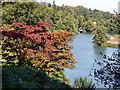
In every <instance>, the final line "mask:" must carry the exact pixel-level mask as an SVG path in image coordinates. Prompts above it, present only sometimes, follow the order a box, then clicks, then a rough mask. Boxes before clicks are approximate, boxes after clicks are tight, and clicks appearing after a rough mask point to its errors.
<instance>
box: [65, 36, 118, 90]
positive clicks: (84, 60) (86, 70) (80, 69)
mask: <svg viewBox="0 0 120 90" xmlns="http://www.w3.org/2000/svg"><path fill="white" fill-rule="evenodd" d="M92 38H93V35H92V34H79V35H76V36H74V40H73V41H72V42H71V43H70V45H72V46H73V50H72V52H73V54H74V58H75V60H76V61H77V62H78V63H77V64H76V68H74V69H72V70H70V69H66V70H65V75H66V76H67V78H68V79H70V81H71V83H72V84H73V81H74V79H75V78H76V77H79V76H82V77H87V78H88V79H89V80H90V79H92V80H93V81H94V79H93V78H92V77H90V76H89V74H90V72H91V68H92V67H93V63H94V59H97V60H98V61H102V60H103V58H102V56H101V54H100V52H102V54H103V55H104V54H105V55H108V56H110V55H112V53H113V52H114V51H115V50H117V48H110V47H107V48H103V47H100V46H95V45H93V43H92ZM96 68H97V67H96ZM98 68H99V67H98ZM94 82H95V81H94ZM95 83H96V82H95ZM96 87H97V88H98V87H102V88H103V85H102V84H101V85H97V84H96Z"/></svg>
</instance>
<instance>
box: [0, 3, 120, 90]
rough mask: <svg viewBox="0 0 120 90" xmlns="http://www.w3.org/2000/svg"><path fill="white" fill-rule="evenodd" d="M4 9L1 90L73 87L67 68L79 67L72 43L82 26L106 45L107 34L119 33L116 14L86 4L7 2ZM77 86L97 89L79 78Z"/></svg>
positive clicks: (95, 38)
mask: <svg viewBox="0 0 120 90" xmlns="http://www.w3.org/2000/svg"><path fill="white" fill-rule="evenodd" d="M0 11H1V12H2V26H1V27H0V33H2V37H1V42H0V44H1V48H2V51H1V54H2V60H0V62H1V63H2V67H3V69H2V71H3V80H2V82H3V89H7V88H20V89H21V88H27V89H33V88H58V87H60V88H72V86H71V85H70V82H69V80H68V79H67V78H66V76H65V75H64V69H65V68H68V69H73V68H75V64H76V63H77V62H76V61H75V60H74V57H73V54H72V53H71V49H72V46H70V45H69V44H68V43H69V42H70V41H72V37H71V36H72V35H73V34H77V33H79V32H78V29H79V28H82V30H83V32H84V33H93V34H94V38H93V40H94V43H95V44H98V45H101V46H102V45H104V44H105V42H106V41H107V36H106V34H107V33H111V34H118V33H119V24H118V23H117V22H116V20H115V18H116V15H115V14H111V13H109V12H103V11H99V10H96V9H95V10H91V9H88V8H85V7H83V6H77V7H72V6H64V5H62V6H56V4H55V2H53V4H50V3H36V2H3V3H2V8H1V9H0ZM95 23H96V24H95ZM73 87H74V88H82V89H83V90H88V89H89V90H94V88H95V85H94V84H93V83H92V81H87V79H86V78H85V79H83V78H77V79H76V80H75V83H74V86H73Z"/></svg>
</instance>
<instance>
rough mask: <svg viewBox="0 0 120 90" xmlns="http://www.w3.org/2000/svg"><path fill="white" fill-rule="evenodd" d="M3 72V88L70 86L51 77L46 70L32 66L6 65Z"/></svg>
mask: <svg viewBox="0 0 120 90" xmlns="http://www.w3.org/2000/svg"><path fill="white" fill-rule="evenodd" d="M2 72H3V73H2V74H3V77H2V88H3V89H13V88H14V89H36V88H43V89H44V88H56V89H57V88H70V86H69V85H67V84H65V83H62V82H60V81H58V80H55V79H52V78H50V77H49V76H47V75H46V73H45V72H44V71H42V70H38V69H37V68H33V67H30V66H23V65H22V66H15V65H14V66H4V67H3V69H2Z"/></svg>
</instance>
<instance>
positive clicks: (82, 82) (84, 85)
mask: <svg viewBox="0 0 120 90" xmlns="http://www.w3.org/2000/svg"><path fill="white" fill-rule="evenodd" d="M73 87H74V88H80V89H81V90H95V84H93V82H92V80H90V81H88V80H87V78H86V77H85V78H83V77H79V78H76V79H75V80H74V85H73Z"/></svg>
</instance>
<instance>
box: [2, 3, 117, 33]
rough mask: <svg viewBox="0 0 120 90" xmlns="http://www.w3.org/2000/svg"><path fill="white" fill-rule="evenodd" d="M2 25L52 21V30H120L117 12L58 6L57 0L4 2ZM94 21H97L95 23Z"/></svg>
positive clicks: (76, 31) (110, 31) (75, 31)
mask: <svg viewBox="0 0 120 90" xmlns="http://www.w3.org/2000/svg"><path fill="white" fill-rule="evenodd" d="M1 10H2V16H3V17H2V25H4V26H6V25H10V24H12V23H14V22H22V23H24V24H31V25H33V26H34V25H36V23H37V22H39V21H50V22H52V24H53V26H52V27H51V30H50V31H51V32H53V31H56V30H66V31H70V32H73V33H78V29H79V28H80V27H81V28H82V29H83V32H86V33H91V32H92V31H93V30H94V27H98V28H102V30H103V31H106V32H108V33H112V34H116V33H118V32H119V28H118V25H117V24H115V19H114V18H115V17H116V15H115V14H111V13H109V12H104V11H100V10H96V9H95V10H91V9H90V8H85V7H83V6H76V7H72V6H65V5H62V6H56V4H55V2H53V4H50V3H36V2H4V3H3V4H2V8H1ZM93 22H96V25H94V23H93Z"/></svg>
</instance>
